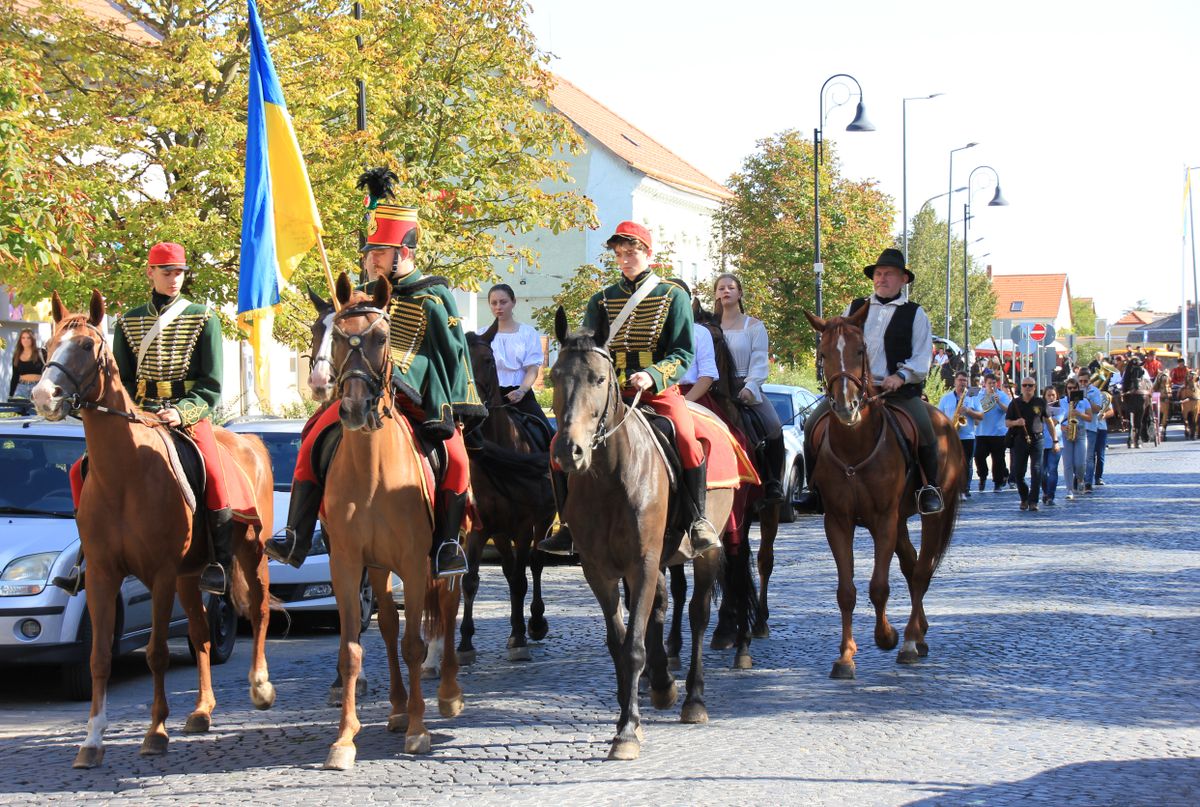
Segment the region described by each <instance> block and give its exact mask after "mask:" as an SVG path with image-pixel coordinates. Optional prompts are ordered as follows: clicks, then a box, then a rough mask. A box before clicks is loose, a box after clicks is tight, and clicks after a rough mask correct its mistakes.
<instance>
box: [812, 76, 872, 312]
mask: <svg viewBox="0 0 1200 807" xmlns="http://www.w3.org/2000/svg"><path fill="white" fill-rule="evenodd" d="M835 78H848V79H850V80H851V81H853V82H854V86H855V87H857V88H858V109H857V110H856V111H855V113H854V120H852V121H851V122H850V125H849V126H847V127H846V131H847V132H873V131H875V124H873V123H871V121H869V120H867V110H866V108H865V107H864V106H863V101H862V95H863V92H862V85H861V84H859V83H858V79H856V78H855V77H854V76H852V75H850V74H849V73H835V74H834V75H832V76H830V77H829V78H827V79H825V83H824V84H822V85H821V98H820V105H819V113H820V114H819V115H818V117H817V122H818V126H817V128H816V129H813V248H814V250H813V255H814V257H813V274H814V275H816V284H817V293H816V301H815V302H816V309H817V316H818V317H821V316H824V305H823V304H822V300H821V279H822V278H821V275H822V274H823V273H824V272H825V265H824V264H822V263H821V153H822V145H824V141H823V140H822V139H821V134H822V131H823V130H824V128H825V90H826V89H828V88H829V82H831V81H833V80H834V79H835ZM838 86H842V87H845V85H844V84H841V85H838ZM847 89H848V88H847ZM849 100H850V96H849V95H848V96H847V97H846V101H849ZM846 101H840V102H838V103H836V104H834V105H833V107H831V108H830V111H831V112H832V111H833V109H834V108H836V107H839V106H841V105H842V104H844V103H846Z"/></svg>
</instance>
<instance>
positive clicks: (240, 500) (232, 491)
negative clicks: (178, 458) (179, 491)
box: [217, 443, 262, 527]
mask: <svg viewBox="0 0 1200 807" xmlns="http://www.w3.org/2000/svg"><path fill="white" fill-rule="evenodd" d="M217 453H218V454H220V455H221V470H222V471H224V472H225V492H226V493H228V494H229V507H230V508H231V509H232V510H233V520H234V521H240V522H241V523H243V524H249V525H250V526H251V527H261V526H262V517H261V516H260V515H259V513H258V506H257V505H256V503H255V501H254V483H253V482H251V481H250V477H249V476H247V475H246V471H245V470H244V469H243V468H242V466H240V465H238V464H237V463H236V462H234V460H233V457H231V456H229V450H228V449H226V448H225V446H223V445H221V444H220V443H217Z"/></svg>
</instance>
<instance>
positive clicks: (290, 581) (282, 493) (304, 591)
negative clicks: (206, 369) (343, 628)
mask: <svg viewBox="0 0 1200 807" xmlns="http://www.w3.org/2000/svg"><path fill="white" fill-rule="evenodd" d="M303 427H304V421H303V420H293V419H289V418H277V417H265V416H255V417H241V418H235V419H233V420H231V421H229V422H228V423H226V424H225V428H227V429H229V430H230V431H232V432H237V433H239V434H254V435H257V436H258V437H259V438H260V439H261V440H262V441H263V443H265V444H266V446H267V452H268V453H269V454H270V455H271V470H272V472H273V473H274V476H275V523H274V524H273V525H272V526H271V534H276V533H278V532H280V531H282V530H283V528H284V527H286V526H287V515H288V502H289V501H290V499H291V490H292V474H293V472H294V471H295V469H296V454H297V453H298V452H299V450H300V430H301V429H302V428H303ZM269 574H270V576H271V593H272V594H274V595H275V596H276V597H277V598H278V599H279V600H281V601H282V603H283V607H284V609H286V610H287V611H288V613H289V614H291V615H292V616H301V617H305V618H309V619H312V620H314V621H317V622H319V623H321V624H324V625H329V626H334V627H336V626H337V624H338V613H337V601H336V600H335V599H334V596H333V583H332V582H331V575H330V572H329V548H328V546H326V544H325V533H324V532H323V531H322V530H321V527H320V525H319V524H318V526H317V531H316V533H315V534H314V535H313V547H312V551H311V552H310V553H309V554H308V559H307V560H305V561H304V565H303V566H301V567H300V568H299V569H294V568H292V567H291V566H289V565H288V564H286V563H278V562H276V561H274V560H272V561H271V562H270V567H269ZM359 597H360V599H361V602H362V610H361V613H362V629H363V630H366V629H367V628H368V627H369V626H370V624H371V614H372V613H374V611H375V593H374V591H372V589H371V585H370V583H369V582H368V581H367V575H366V573H365V572H364V573H363V578H362V581H361V582H360V584H359Z"/></svg>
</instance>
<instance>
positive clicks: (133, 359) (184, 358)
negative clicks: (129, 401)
mask: <svg viewBox="0 0 1200 807" xmlns="http://www.w3.org/2000/svg"><path fill="white" fill-rule="evenodd" d="M163 308H164V310H165V308H166V306H164V307H163ZM160 313H161V312H160V311H159V309H158V308H156V307H155V305H154V302H153V301H151V302H149V303H147V304H146V305H143V306H140V307H138V308H135V309H133V310H132V311H129V312H128V313H126V314H125V315H124V316H122V317H121V318H120V319H119V320H117V327H116V328H115V330H114V333H113V357H114V358H116V360H117V369H118V370H120V373H121V383H122V384H123V385H124V386H125V389H126V390H128V391H129V394H130V395H132V396H133V400H134V403H136V404H137V405H138V406H140V407H142V408H143V409H145V410H147V411H150V412H157V411H159V410H160V409H169V408H170V407H175V408H176V409H178V410H179V416H180V418H181V419H182V420H183V424H184V425H185V426H190V425H192V424H193V423H196V422H198V421H201V420H204V419H205V418H207V417H209V416H210V415H212V413H213V411H214V410H215V409H216V408H217V405H218V404H219V403H220V402H221V320H220V318H218V317H217V315H216V312H214V311H213V310H212V309H210V308H209V307H208V306H206V305H202V304H200V303H193V302H190V301H189V302H188V304H187V305H186V306H185V308H184V309H183V311H182V313H180V315H179V316H178V317H176V318H175V319H174V320H173V321H172V322H171V323H170V324H169V325H168V326H167V327H166V328H164V329H163V330H162V332H161V333H159V334H158V336H156V337H155V339H154V341H153V342H151V343H150V345H149V347H148V348H147V350H146V354H145V356H144V357H143V359H142V362H141V364H140V365H139V364H138V360H137V357H138V349H139V347H140V345H141V343H142V339H143V338H144V337H145V336H146V334H148V333H149V332H150V330H151V329H152V328H153V327H154V323H155V322H157V321H158V317H159V314H160Z"/></svg>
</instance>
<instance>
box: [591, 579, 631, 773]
mask: <svg viewBox="0 0 1200 807" xmlns="http://www.w3.org/2000/svg"><path fill="white" fill-rule="evenodd" d="M583 576H584V577H585V578H586V579H587V582H588V585H589V586H590V587H591V589H592V594H594V595H595V597H596V602H597V603H599V604H600V611H601V612H602V613H603V614H604V643H605V644H606V645H607V646H608V654H609V656H611V657H612V660H613V668H614V670H615V671H616V674H617V704H618V706H619V707H620V709H621V718H620V719H622V720H623V719H624V717H625V704H626V703H627V701H628V700H629V698H628V694H627V692H628V690H629V688H630V687H631V686H632V687H633V688H634V699H635V700H636V698H637V680H636V679H635V680H633V681H628V680H626V677H625V668H624V666H623V665H622V664H621V659H622V656H623V653H624V647H625V633H626V631H625V625H624V623H622V622H621V588H620V585H619V583H618V581H617V580H605V579H603V578H601V577H599V576H598V575H597V574H595V573H594V572H593V571H592V569H591V567H590V566H584V567H583ZM619 725H621V724H620V722H618V726H619ZM614 742H615V740H614ZM610 755H611V754H610Z"/></svg>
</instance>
